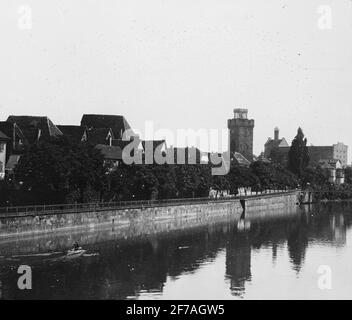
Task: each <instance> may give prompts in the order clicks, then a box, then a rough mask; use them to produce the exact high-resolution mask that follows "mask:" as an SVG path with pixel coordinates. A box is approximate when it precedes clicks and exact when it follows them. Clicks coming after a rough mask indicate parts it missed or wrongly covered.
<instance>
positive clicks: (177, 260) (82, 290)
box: [0, 225, 228, 299]
mask: <svg viewBox="0 0 352 320" xmlns="http://www.w3.org/2000/svg"><path fill="white" fill-rule="evenodd" d="M224 232H228V228H225V229H224V226H223V225H218V226H215V227H212V226H209V227H203V228H197V229H193V230H188V231H187V232H181V233H177V234H170V235H163V236H150V237H146V238H144V239H139V240H128V241H119V242H115V241H114V242H112V241H107V242H105V243H99V244H96V245H94V246H92V247H91V248H88V249H89V250H91V251H94V250H97V251H99V252H100V255H99V256H95V257H94V256H92V257H83V258H78V259H75V260H71V261H66V262H64V261H51V262H50V263H43V262H41V263H38V264H37V265H33V290H31V291H30V292H28V291H27V292H24V291H22V292H21V291H19V290H18V289H16V285H15V284H16V282H17V278H18V275H17V273H16V270H13V271H11V272H9V271H7V272H6V275H5V274H4V273H2V272H1V271H0V279H6V280H5V282H6V283H5V284H4V285H5V286H6V289H7V290H6V298H7V299H9V298H14V297H17V298H23V299H26V298H31V299H38V298H44V299H48V298H49V299H55V298H56V299H62V298H64V299H74V298H80V299H93V298H99V299H126V298H128V297H133V296H138V294H139V292H140V291H147V292H154V291H161V290H162V288H163V284H164V283H165V281H166V279H167V276H171V277H178V276H179V275H180V274H182V273H184V272H194V271H195V270H197V269H198V268H199V266H200V264H201V263H203V262H204V261H205V260H209V259H213V258H215V257H216V254H217V252H218V251H219V250H220V249H221V248H224V246H225V241H226V237H224ZM3 293H4V292H3Z"/></svg>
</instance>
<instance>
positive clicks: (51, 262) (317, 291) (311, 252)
mask: <svg viewBox="0 0 352 320" xmlns="http://www.w3.org/2000/svg"><path fill="white" fill-rule="evenodd" d="M242 218H243V217H242ZM351 225H352V205H351V204H326V205H320V206H316V207H311V208H309V207H305V208H303V209H297V210H294V211H293V212H290V213H285V214H283V213H280V212H270V213H265V214H262V215H256V216H252V217H251V216H248V217H245V218H244V219H242V220H239V219H238V218H232V219H228V220H225V221H224V220H222V221H218V222H212V223H211V224H210V225H207V226H203V227H194V228H189V229H185V230H182V231H173V232H164V233H159V234H157V235H148V236H139V237H133V236H124V237H122V238H116V237H113V234H114V232H113V230H109V231H106V230H101V231H97V230H95V231H89V233H90V238H89V239H90V241H89V243H87V244H86V245H85V246H84V247H85V249H87V253H86V254H84V255H82V256H80V257H76V258H71V259H68V258H67V257H66V256H64V255H63V253H62V252H63V251H64V249H63V248H65V245H66V244H67V243H69V242H70V241H71V240H72V239H73V238H72V237H71V238H70V236H65V237H63V238H58V239H56V238H55V237H51V238H50V239H44V240H41V241H38V240H37V239H28V240H26V241H19V240H18V241H16V242H11V243H7V244H6V243H5V244H4V243H2V244H1V243H0V256H1V257H0V297H1V298H2V299H16V298H21V299H23V298H24V299H338V298H339V299H350V298H352V228H351ZM85 236H87V234H86V235H85ZM82 237H83V235H82ZM75 239H76V238H75ZM82 239H83V238H82ZM92 239H93V240H92ZM94 239H96V240H94ZM82 241H83V240H82ZM48 248H50V250H48ZM16 251H17V252H16ZM21 264H25V265H29V266H31V268H32V276H33V283H32V286H33V288H32V290H26V291H21V290H19V289H18V288H17V279H18V277H19V275H18V274H17V269H18V267H19V265H21ZM330 271H331V279H330V280H331V281H330V282H331V283H330V284H331V286H329V280H328V281H327V282H326V281H325V282H324V281H323V287H321V285H320V286H319V283H321V281H322V278H321V277H322V276H323V279H325V280H326V279H327V278H324V276H328V275H329V272H330ZM320 272H323V273H320ZM324 284H325V286H324ZM324 288H325V289H324Z"/></svg>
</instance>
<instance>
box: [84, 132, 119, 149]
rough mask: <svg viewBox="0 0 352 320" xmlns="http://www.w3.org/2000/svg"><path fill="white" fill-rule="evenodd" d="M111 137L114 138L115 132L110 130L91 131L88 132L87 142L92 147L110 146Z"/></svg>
mask: <svg viewBox="0 0 352 320" xmlns="http://www.w3.org/2000/svg"><path fill="white" fill-rule="evenodd" d="M109 135H110V136H111V139H112V138H113V137H114V135H113V132H112V130H111V129H110V128H97V129H89V130H88V131H87V140H88V143H89V144H91V145H94V146H95V145H97V144H105V145H106V144H108V143H109V140H108V139H109Z"/></svg>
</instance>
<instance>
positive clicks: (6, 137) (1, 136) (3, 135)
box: [0, 131, 10, 141]
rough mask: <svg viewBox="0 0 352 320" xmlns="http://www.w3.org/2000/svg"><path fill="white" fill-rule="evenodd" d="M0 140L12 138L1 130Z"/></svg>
mask: <svg viewBox="0 0 352 320" xmlns="http://www.w3.org/2000/svg"><path fill="white" fill-rule="evenodd" d="M0 140H1V141H7V140H10V138H9V137H8V136H7V135H6V134H5V133H3V132H1V131H0Z"/></svg>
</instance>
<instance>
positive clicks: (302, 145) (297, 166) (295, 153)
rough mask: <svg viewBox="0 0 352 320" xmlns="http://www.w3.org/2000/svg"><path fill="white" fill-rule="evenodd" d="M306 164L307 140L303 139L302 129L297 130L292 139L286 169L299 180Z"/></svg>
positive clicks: (307, 157)
mask: <svg viewBox="0 0 352 320" xmlns="http://www.w3.org/2000/svg"><path fill="white" fill-rule="evenodd" d="M308 164H309V154H308V147H307V138H305V137H304V134H303V131H302V129H301V128H298V130H297V135H296V137H295V138H294V139H293V141H292V145H291V148H290V151H289V153H288V169H289V170H290V171H291V172H293V173H294V174H296V175H297V176H298V177H299V178H301V177H302V175H303V172H304V170H305V169H306V168H307V166H308Z"/></svg>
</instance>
